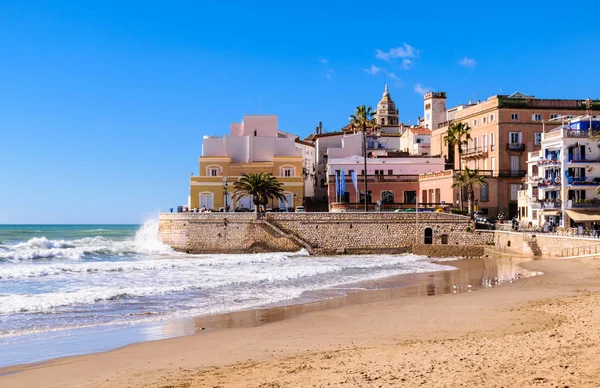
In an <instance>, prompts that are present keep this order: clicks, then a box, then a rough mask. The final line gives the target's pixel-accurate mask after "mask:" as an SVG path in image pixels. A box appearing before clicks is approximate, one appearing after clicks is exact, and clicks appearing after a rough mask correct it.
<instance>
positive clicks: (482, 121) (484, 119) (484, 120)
mask: <svg viewBox="0 0 600 388" xmlns="http://www.w3.org/2000/svg"><path fill="white" fill-rule="evenodd" d="M486 122H487V117H485V116H483V117H482V118H481V124H485V123H486Z"/></svg>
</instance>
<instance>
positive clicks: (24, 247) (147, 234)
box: [0, 220, 175, 261]
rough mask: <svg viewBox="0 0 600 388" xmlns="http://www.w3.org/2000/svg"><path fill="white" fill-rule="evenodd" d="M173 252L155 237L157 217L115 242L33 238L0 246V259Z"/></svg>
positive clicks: (97, 237)
mask: <svg viewBox="0 0 600 388" xmlns="http://www.w3.org/2000/svg"><path fill="white" fill-rule="evenodd" d="M128 254H143V255H154V254H158V255H161V254H175V251H174V250H173V249H172V248H171V247H169V246H167V245H165V244H163V243H162V241H160V239H159V238H158V220H150V221H147V222H146V223H144V225H142V226H141V227H140V229H139V230H138V231H137V232H136V235H135V237H134V238H133V239H129V240H125V241H115V240H111V239H109V238H106V237H104V236H95V237H84V238H80V239H75V240H68V241H67V240H49V239H47V238H46V237H43V236H42V237H34V238H31V239H29V240H28V241H26V242H21V243H13V244H2V245H0V261H27V260H36V259H61V260H80V259H82V258H84V257H85V256H86V255H117V256H122V255H128Z"/></svg>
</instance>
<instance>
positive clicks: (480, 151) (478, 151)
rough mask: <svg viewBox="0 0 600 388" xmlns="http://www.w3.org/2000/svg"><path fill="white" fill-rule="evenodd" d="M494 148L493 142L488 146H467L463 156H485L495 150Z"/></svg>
mask: <svg viewBox="0 0 600 388" xmlns="http://www.w3.org/2000/svg"><path fill="white" fill-rule="evenodd" d="M493 150H494V145H493V144H491V145H489V146H487V145H486V146H481V147H473V148H467V149H465V150H463V153H462V157H463V158H465V157H470V156H471V157H472V156H478V155H480V156H485V154H486V153H487V152H488V151H493Z"/></svg>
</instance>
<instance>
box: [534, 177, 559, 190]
mask: <svg viewBox="0 0 600 388" xmlns="http://www.w3.org/2000/svg"><path fill="white" fill-rule="evenodd" d="M560 184H561V180H560V178H554V179H540V180H539V181H538V187H540V188H549V187H560Z"/></svg>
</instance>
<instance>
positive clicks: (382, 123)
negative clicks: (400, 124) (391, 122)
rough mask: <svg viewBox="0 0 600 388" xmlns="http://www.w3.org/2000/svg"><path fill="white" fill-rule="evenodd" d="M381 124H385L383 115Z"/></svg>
mask: <svg viewBox="0 0 600 388" xmlns="http://www.w3.org/2000/svg"><path fill="white" fill-rule="evenodd" d="M381 125H385V119H384V118H383V117H382V118H381Z"/></svg>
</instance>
